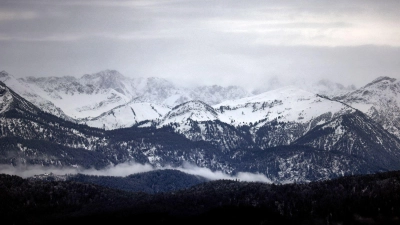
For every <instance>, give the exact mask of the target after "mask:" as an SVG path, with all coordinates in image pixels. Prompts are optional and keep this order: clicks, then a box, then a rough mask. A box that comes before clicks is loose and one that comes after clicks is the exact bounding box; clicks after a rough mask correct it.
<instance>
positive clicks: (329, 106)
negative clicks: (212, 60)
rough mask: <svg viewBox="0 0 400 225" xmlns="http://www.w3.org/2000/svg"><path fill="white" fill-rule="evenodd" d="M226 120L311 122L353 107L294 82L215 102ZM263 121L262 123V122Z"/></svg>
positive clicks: (238, 122)
mask: <svg viewBox="0 0 400 225" xmlns="http://www.w3.org/2000/svg"><path fill="white" fill-rule="evenodd" d="M214 108H215V109H216V110H219V112H220V119H221V121H223V122H226V123H231V124H234V125H244V124H246V125H249V124H250V123H251V124H254V123H258V122H261V121H263V122H264V123H265V122H268V121H272V120H277V121H282V122H300V123H305V122H309V121H310V120H312V119H313V118H316V117H318V116H320V115H322V114H326V113H330V114H331V117H334V116H337V115H338V114H341V113H344V112H346V111H349V110H351V108H350V107H348V106H346V105H344V104H342V103H340V102H336V101H332V100H330V99H327V98H323V97H321V96H319V95H316V94H313V93H311V92H307V91H304V90H301V89H299V88H297V87H294V86H288V87H284V88H279V89H277V90H273V91H269V92H265V93H262V94H259V95H256V96H252V97H248V98H243V99H239V100H232V101H226V102H223V103H221V104H218V105H215V106H214ZM261 124H262V123H260V125H261Z"/></svg>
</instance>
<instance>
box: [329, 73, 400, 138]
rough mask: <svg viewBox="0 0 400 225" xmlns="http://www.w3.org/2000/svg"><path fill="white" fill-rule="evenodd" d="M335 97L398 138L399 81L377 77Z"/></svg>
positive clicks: (399, 130) (399, 122)
mask: <svg viewBox="0 0 400 225" xmlns="http://www.w3.org/2000/svg"><path fill="white" fill-rule="evenodd" d="M335 99H336V100H338V101H341V102H344V103H346V104H348V105H350V106H352V107H354V108H356V109H358V110H360V111H362V112H363V113H365V114H366V115H368V116H369V117H371V118H372V119H373V120H374V121H375V122H377V123H379V124H380V125H381V126H383V128H385V129H386V130H387V131H389V132H390V133H392V134H394V135H396V136H397V137H398V138H400V81H397V80H396V79H394V78H390V77H379V78H377V79H375V80H374V81H372V82H371V83H369V84H367V85H365V86H364V87H362V88H360V89H357V90H355V91H353V92H350V93H348V94H345V95H342V96H339V97H336V98H335Z"/></svg>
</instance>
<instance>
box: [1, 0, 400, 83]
mask: <svg viewBox="0 0 400 225" xmlns="http://www.w3.org/2000/svg"><path fill="white" fill-rule="evenodd" d="M0 6H1V10H4V11H7V12H9V14H8V16H7V14H6V16H3V17H7V18H8V19H3V20H1V16H0V49H1V50H2V51H1V54H0V69H1V70H6V71H8V72H10V73H11V74H14V75H15V76H19V77H22V76H63V75H73V76H81V75H82V74H85V73H94V72H98V71H100V70H103V69H116V70H119V71H120V72H121V73H123V74H124V75H126V76H131V77H133V76H136V77H137V76H145V77H148V76H158V77H163V78H167V79H172V80H173V81H174V82H176V83H179V84H184V85H191V84H216V83H217V84H221V85H231V84H234V85H235V84H239V85H244V86H246V87H248V88H253V87H254V86H256V85H260V83H262V82H267V81H268V79H269V77H271V76H283V77H286V78H287V79H290V78H291V77H304V78H309V79H319V78H326V77H327V78H332V79H336V81H341V82H343V83H344V84H346V85H347V84H350V83H355V84H356V85H358V86H360V85H363V84H364V82H367V81H366V80H367V79H374V78H375V77H377V76H381V75H387V76H392V77H397V78H398V77H399V75H398V73H397V71H399V69H400V68H399V67H400V66H399V64H400V63H399V61H398V60H397V59H399V58H400V57H399V56H400V53H399V50H398V46H400V35H399V33H400V29H399V28H398V27H399V26H398V22H397V21H400V15H399V14H398V13H397V12H398V10H399V9H400V3H399V2H398V1H384V2H382V1H372V0H366V1H344V0H339V1H334V2H326V1H318V0H308V1H301V2H294V1H289V0H287V1H286V0H285V1H256V0H250V1H243V0H229V1H228V0H221V1H195V0H185V1H183V0H175V1H174V0H171V1H163V0H154V1H152V0H148V1H137V0H135V1H106V0H99V1H97V0H92V1H76V0H73V1H72V0H66V1H50V0H38V1H27V0H14V1H1V2H0ZM24 13H27V15H28V14H29V13H30V14H31V15H34V16H31V18H29V17H27V16H25V17H24V16H23V14H24ZM18 17H19V18H25V19H18ZM365 27H366V28H365ZM335 46H336V47H335ZM243 77H246V79H245V80H244V81H243V80H242V78H243ZM199 78H200V79H199Z"/></svg>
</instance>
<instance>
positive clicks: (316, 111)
mask: <svg viewBox="0 0 400 225" xmlns="http://www.w3.org/2000/svg"><path fill="white" fill-rule="evenodd" d="M121 90H123V89H121ZM129 104H130V106H131V108H130V109H129V110H130V111H129V110H128V111H123V110H125V109H126V108H123V107H121V108H118V107H117V108H114V109H112V111H111V112H112V113H114V115H116V117H115V118H114V120H112V121H111V123H114V124H118V123H119V119H121V120H126V119H124V118H123V116H124V115H126V114H129V115H133V116H136V118H137V119H138V120H140V119H142V118H143V119H145V118H144V117H145V116H151V115H156V116H155V117H157V115H158V116H159V114H158V113H157V112H159V110H160V109H158V108H156V107H155V106H154V105H150V104H149V105H141V104H145V103H140V102H139V103H137V102H133V101H132V102H130V103H129ZM152 107H153V108H152ZM140 110H143V111H140ZM0 111H1V113H0V120H1V121H0V122H1V123H0V135H1V138H0V150H1V152H0V153H1V154H0V164H8V165H14V166H16V165H32V164H33V165H41V166H49V165H52V166H60V167H64V166H73V167H85V168H93V167H94V168H98V169H100V168H105V167H107V166H109V165H116V164H119V163H126V162H131V161H135V162H137V163H142V164H145V163H147V164H150V165H153V166H155V167H163V166H173V167H179V166H182V165H184V164H185V163H187V162H188V163H191V164H194V165H197V166H199V167H205V168H208V169H211V170H213V171H216V170H219V171H222V172H224V173H227V174H235V173H237V172H254V173H261V174H264V175H266V176H267V177H268V178H270V179H271V180H273V181H274V182H278V183H279V182H293V181H313V180H319V179H329V178H333V177H338V176H342V175H346V174H354V173H373V172H376V171H382V170H394V169H400V159H399V157H398V156H399V155H400V149H399V148H400V143H399V142H400V141H399V140H398V139H397V138H396V137H395V136H394V135H391V134H390V133H388V132H387V131H386V130H384V129H383V128H382V127H381V126H380V125H379V124H377V123H376V122H375V121H373V120H372V119H370V118H369V117H367V116H365V115H364V114H363V113H362V112H359V111H356V110H355V109H353V108H351V107H349V106H347V105H345V104H342V103H340V102H337V101H332V100H330V99H328V98H326V97H322V96H318V95H315V94H312V93H309V92H306V91H303V90H299V89H298V88H295V87H287V88H282V89H279V90H275V91H272V92H268V93H264V94H260V95H257V96H253V97H247V98H243V99H239V100H236V101H227V102H225V103H222V104H221V105H218V106H216V107H211V106H209V105H207V104H206V103H204V102H201V101H189V102H186V103H183V104H181V105H178V106H176V107H174V108H172V109H171V110H170V111H169V112H168V113H167V112H166V113H165V115H164V116H163V117H160V118H161V119H159V120H156V122H157V121H159V124H158V126H144V127H143V126H142V125H143V123H141V122H138V123H137V124H140V125H138V126H133V127H131V128H125V129H114V130H103V129H97V128H92V127H89V126H85V125H82V124H76V123H73V122H69V121H65V120H63V119H60V118H58V117H56V116H53V115H51V114H48V113H45V112H43V111H42V110H40V109H39V108H38V107H36V106H35V105H33V104H31V103H30V102H29V101H26V100H25V99H24V98H22V97H21V96H19V95H18V94H17V93H15V92H13V91H12V90H11V89H10V88H8V87H7V86H6V85H4V84H3V83H0ZM160 111H161V110H160ZM133 112H134V113H133ZM242 112H243V114H245V115H246V114H247V115H248V117H249V118H251V120H246V117H244V115H243V114H242ZM160 114H161V113H160ZM234 115H238V119H237V120H235V119H234V118H233V116H234ZM103 116H104V117H102V118H103V119H110V118H111V117H106V116H105V115H103ZM107 116H111V115H107ZM260 118H262V119H261V120H260ZM93 121H94V122H96V123H98V124H100V123H101V122H103V121H101V119H100V118H97V121H95V120H93ZM86 122H87V123H89V122H90V121H86ZM131 122H132V123H134V122H136V121H131ZM153 125H154V123H153ZM271 147H273V148H271Z"/></svg>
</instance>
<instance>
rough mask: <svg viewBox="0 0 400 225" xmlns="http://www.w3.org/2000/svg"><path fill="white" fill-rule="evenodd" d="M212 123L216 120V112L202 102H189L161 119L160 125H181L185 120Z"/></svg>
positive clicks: (175, 108)
mask: <svg viewBox="0 0 400 225" xmlns="http://www.w3.org/2000/svg"><path fill="white" fill-rule="evenodd" d="M188 119H190V120H194V121H213V120H218V114H217V112H216V111H215V110H214V109H213V108H212V107H211V106H209V105H207V104H206V103H204V102H202V101H189V102H185V103H183V104H181V105H178V106H176V107H174V108H173V109H172V110H171V111H169V112H168V113H167V114H166V115H165V117H164V118H163V119H162V121H161V123H160V125H161V126H162V125H167V124H170V123H182V122H186V120H188Z"/></svg>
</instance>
